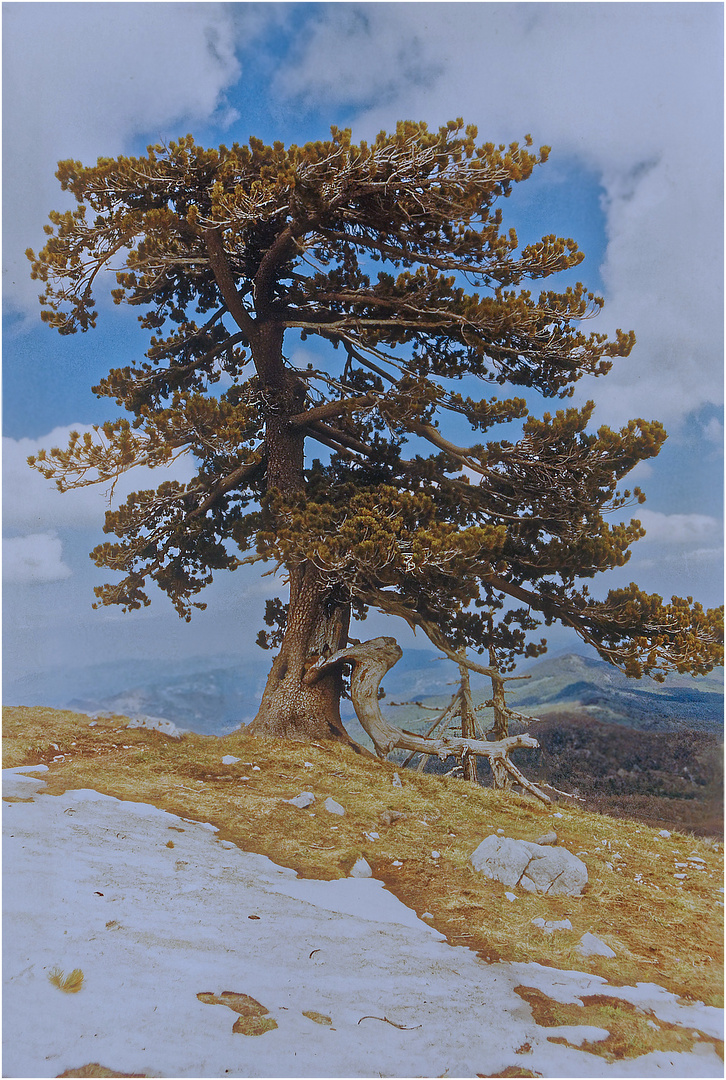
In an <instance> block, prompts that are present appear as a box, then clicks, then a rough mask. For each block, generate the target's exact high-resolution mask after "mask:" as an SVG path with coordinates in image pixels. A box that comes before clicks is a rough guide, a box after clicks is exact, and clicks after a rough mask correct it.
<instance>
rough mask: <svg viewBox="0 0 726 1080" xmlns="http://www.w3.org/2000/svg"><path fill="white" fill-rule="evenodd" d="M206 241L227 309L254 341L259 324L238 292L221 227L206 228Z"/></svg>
mask: <svg viewBox="0 0 726 1080" xmlns="http://www.w3.org/2000/svg"><path fill="white" fill-rule="evenodd" d="M204 243H205V244H206V247H207V253H208V255H209V265H210V267H211V269H212V272H213V274H214V279H215V281H216V282H217V287H218V288H219V291H220V293H221V294H222V299H223V300H224V302H225V304H226V305H227V310H228V311H229V313H230V315H231V316H232V318H233V319H234V321H235V322H236V323H237V325H238V326H239V328H240V330H242V331H243V332H244V334H245V336H246V337H247V340H248V341H249V342H250V343H252V342H253V341H254V340H256V338H257V326H256V323H255V320H254V319H253V318H252V316H251V315H250V313H249V312H248V310H247V308H246V307H245V306H244V304H243V303H242V300H241V297H240V294H239V293H238V292H237V286H236V285H235V282H234V278H233V276H232V271H231V270H230V268H229V263H228V262H227V256H226V255H225V253H224V245H223V244H222V233H221V231H220V230H219V229H205V230H204Z"/></svg>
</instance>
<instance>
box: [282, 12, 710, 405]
mask: <svg viewBox="0 0 726 1080" xmlns="http://www.w3.org/2000/svg"><path fill="white" fill-rule="evenodd" d="M722 20H723V12H722V9H721V6H720V5H715V4H524V3H523V4H496V3H494V4H466V3H454V4H440V3H431V4H362V5H358V4H340V5H338V4H335V5H325V6H323V7H321V9H320V13H319V14H318V15H317V17H316V18H315V19H313V20H311V21H310V22H309V23H308V25H307V28H306V29H305V30H304V31H303V33H301V34H300V35H299V39H298V40H299V44H298V47H297V52H296V53H295V54H294V55H293V57H292V62H291V63H289V64H287V65H286V67H285V69H284V70H281V71H280V72H279V74H278V76H277V79H276V82H275V86H274V89H275V91H276V92H277V93H278V94H279V95H280V96H282V97H285V96H298V97H300V98H301V99H304V100H306V101H308V102H316V103H318V104H322V103H324V102H326V101H331V100H332V101H335V102H339V103H343V104H347V105H351V106H355V107H356V108H357V109H359V110H360V115H359V117H358V118H357V120H356V123H355V130H356V135H360V136H361V137H370V136H371V135H373V134H375V132H376V131H378V130H380V128H382V127H386V128H390V127H391V126H392V124H393V123H395V121H396V120H397V119H400V118H402V117H411V118H413V119H426V120H427V121H428V122H429V124H430V125H435V124H438V123H441V122H444V121H446V120H448V119H450V118H451V117H455V116H461V115H463V116H464V117H465V118H466V119H467V120H469V121H473V122H476V123H477V124H478V125H479V128H480V134H481V135H482V136H484V137H486V138H487V139H493V140H497V141H498V140H501V141H510V140H512V139H521V137H522V136H523V135H524V134H525V133H526V132H531V134H532V135H533V137H534V140H535V145H539V144H541V143H547V144H549V145H551V146H552V147H553V149H554V155H553V159H552V164H550V165H549V166H548V168H549V169H552V168H553V167H555V168H556V167H557V162H558V161H559V162H560V163H561V164H562V165H564V164H566V163H567V161H568V160H570V161H572V160H574V161H576V162H578V163H579V164H580V165H581V166H583V167H586V168H588V169H590V170H594V171H595V173H596V175H597V176H598V178H599V180H600V182H601V183H602V185H603V190H604V197H603V211H604V213H605V216H606V228H607V237H608V247H607V253H606V257H605V262H604V266H603V267H602V276H603V280H604V282H605V286H606V299H607V301H608V303H607V306H606V309H605V313H603V315H602V316H601V317H600V318H599V319H598V327H597V328H598V330H602V331H603V332H605V331H607V332H612V331H613V330H614V329H615V328H616V327H621V328H623V329H625V330H630V329H633V330H635V332H636V336H637V338H638V345H637V346H636V350H635V351H634V353H633V355H632V356H631V358H630V359H628V360H626V361H622V362H620V363H618V364H617V366H616V368H615V369H614V370H613V372H612V373H611V375H610V376H609V377H608V378H607V379H606V380H604V381H601V382H599V383H598V384H597V386H596V387H595V388H593V386H592V384H589V383H588V385H587V386H586V387H584V390H583V393H584V394H585V395H587V396H595V397H596V399H597V401H598V413H597V416H598V419H599V420H600V421H605V422H608V423H611V424H618V423H621V422H623V421H624V420H626V419H628V418H629V417H630V416H644V417H646V418H652V417H658V418H660V419H663V420H665V421H666V422H667V423H668V422H671V423H672V422H677V421H678V420H680V419H681V418H682V417H683V416H685V415H686V414H687V413H689V412H691V411H694V410H697V409H699V408H700V407H701V406H703V405H705V404H719V403H721V402H722V400H723V396H722V385H723V384H722V376H721V370H722V361H723V348H722V313H723V301H722V255H723V243H722V238H723V229H722V211H721V205H722V193H723V187H722V156H723V151H722V138H721V136H722V113H721V104H722V88H721V71H722ZM402 58H404V59H403V62H402ZM542 231H543V232H547V231H549V230H548V226H547V222H546V221H543V222H542Z"/></svg>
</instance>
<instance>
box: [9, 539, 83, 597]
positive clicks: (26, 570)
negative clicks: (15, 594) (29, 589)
mask: <svg viewBox="0 0 726 1080" xmlns="http://www.w3.org/2000/svg"><path fill="white" fill-rule="evenodd" d="M70 576H71V569H70V567H68V566H66V564H65V563H64V562H63V550H62V544H61V542H60V540H59V538H58V537H57V536H55V535H54V534H53V533H31V534H29V535H28V536H15V537H13V538H12V539H10V540H5V541H4V542H3V581H5V582H6V583H7V584H9V585H45V584H47V583H48V582H50V581H62V580H63V579H65V578H67V577H70Z"/></svg>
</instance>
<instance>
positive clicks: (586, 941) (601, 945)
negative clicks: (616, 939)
mask: <svg viewBox="0 0 726 1080" xmlns="http://www.w3.org/2000/svg"><path fill="white" fill-rule="evenodd" d="M577 951H578V952H579V953H580V954H581V955H582V956H607V957H612V956H615V953H614V952H613V950H612V949H611V948H610V946H609V945H606V944H605V942H604V941H601V940H600V938H599V937H595V935H594V934H583V935H582V937H581V938H580V941H579V943H578V945H577Z"/></svg>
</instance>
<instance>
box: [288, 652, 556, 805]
mask: <svg viewBox="0 0 726 1080" xmlns="http://www.w3.org/2000/svg"><path fill="white" fill-rule="evenodd" d="M402 656H403V651H402V649H401V647H400V645H399V644H398V642H397V641H396V639H395V638H389V637H379V638H372V639H371V640H370V641H364V642H362V643H361V644H359V645H353V646H351V647H350V648H348V649H341V650H340V651H339V652H336V653H333V654H332V655H331V656H326V657H320V659H318V660H317V661H316V662H315V663H314V664H313V665H311V667H309V668H308V671H307V673H306V675H305V681H306V682H308V683H313V682H315V680H316V679H317V678H319V677H320V675H322V673H323V672H324V671H326V670H328V669H329V668H330V667H332V666H333V665H334V664H346V663H347V664H351V665H352V667H353V671H352V675H351V682H350V693H351V698H352V700H353V707H354V708H355V711H356V715H357V717H358V719H359V721H360V723H361V726H362V727H363V729H364V730H365V731H366V733H367V734H368V735H369V736H370V738H371V741H372V742H373V745H374V747H375V749H376V753H377V754H378V756H379V757H385V756H386V754H388V753H390V751H391V750H395V749H400V750H412V751H414V752H415V753H418V754H431V755H436V757H438V758H439V760H440V761H445V760H446V758H447V757H450V756H451V755H453V756H454V757H458V758H461V757H466V755H467V754H474V755H477V756H480V757H485V758H487V759H488V761H489V763H490V765H491V766H492V770H495V769H505V770H506V771H507V772H508V773H509V774H510V775H511V776H512V777H513V779H514V780H515V781H516V782H517V783H518V784H521V786H522V787H523V788H524V789H525V790H526V791H529V792H530V793H531V794H532V795H534V796H535V797H536V798H538V799H540V800H541V801H542V802H545V803H550V802H551V799H550V798H549V796H547V795H545V793H544V792H543V791H541V790H540V789H539V788H538V787H537V785H536V784H533V783H532V782H531V780H528V779H527V778H526V777H525V776H523V775H522V773H521V772H520V771H519V769H518V768H517V767H516V765H513V764H512V762H511V761H510V760H509V756H508V755H509V752H510V751H511V750H517V749H520V748H526V749H532V748H534V749H536V748H537V747H538V746H539V743H538V742H537V740H536V739H533V738H532V736H531V735H512V736H509V737H508V738H506V739H500V740H499V741H498V742H485V741H483V740H481V739H465V738H456V737H451V736H448V735H444V736H441V737H440V738H436V739H431V738H425V737H423V736H421V735H414V734H413V732H410V731H404V730H403V729H402V728H398V727H396V726H395V725H394V724H391V723H389V721H388V720H386V719H385V717H384V716H383V714H382V713H381V709H380V706H379V704H378V689H379V687H380V684H381V680H382V679H383V676H384V675H385V674H386V672H388V671H390V669H391V668H392V667H393V665H394V664H395V663H396V662H397V661H398V660H400V659H401V657H402Z"/></svg>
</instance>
